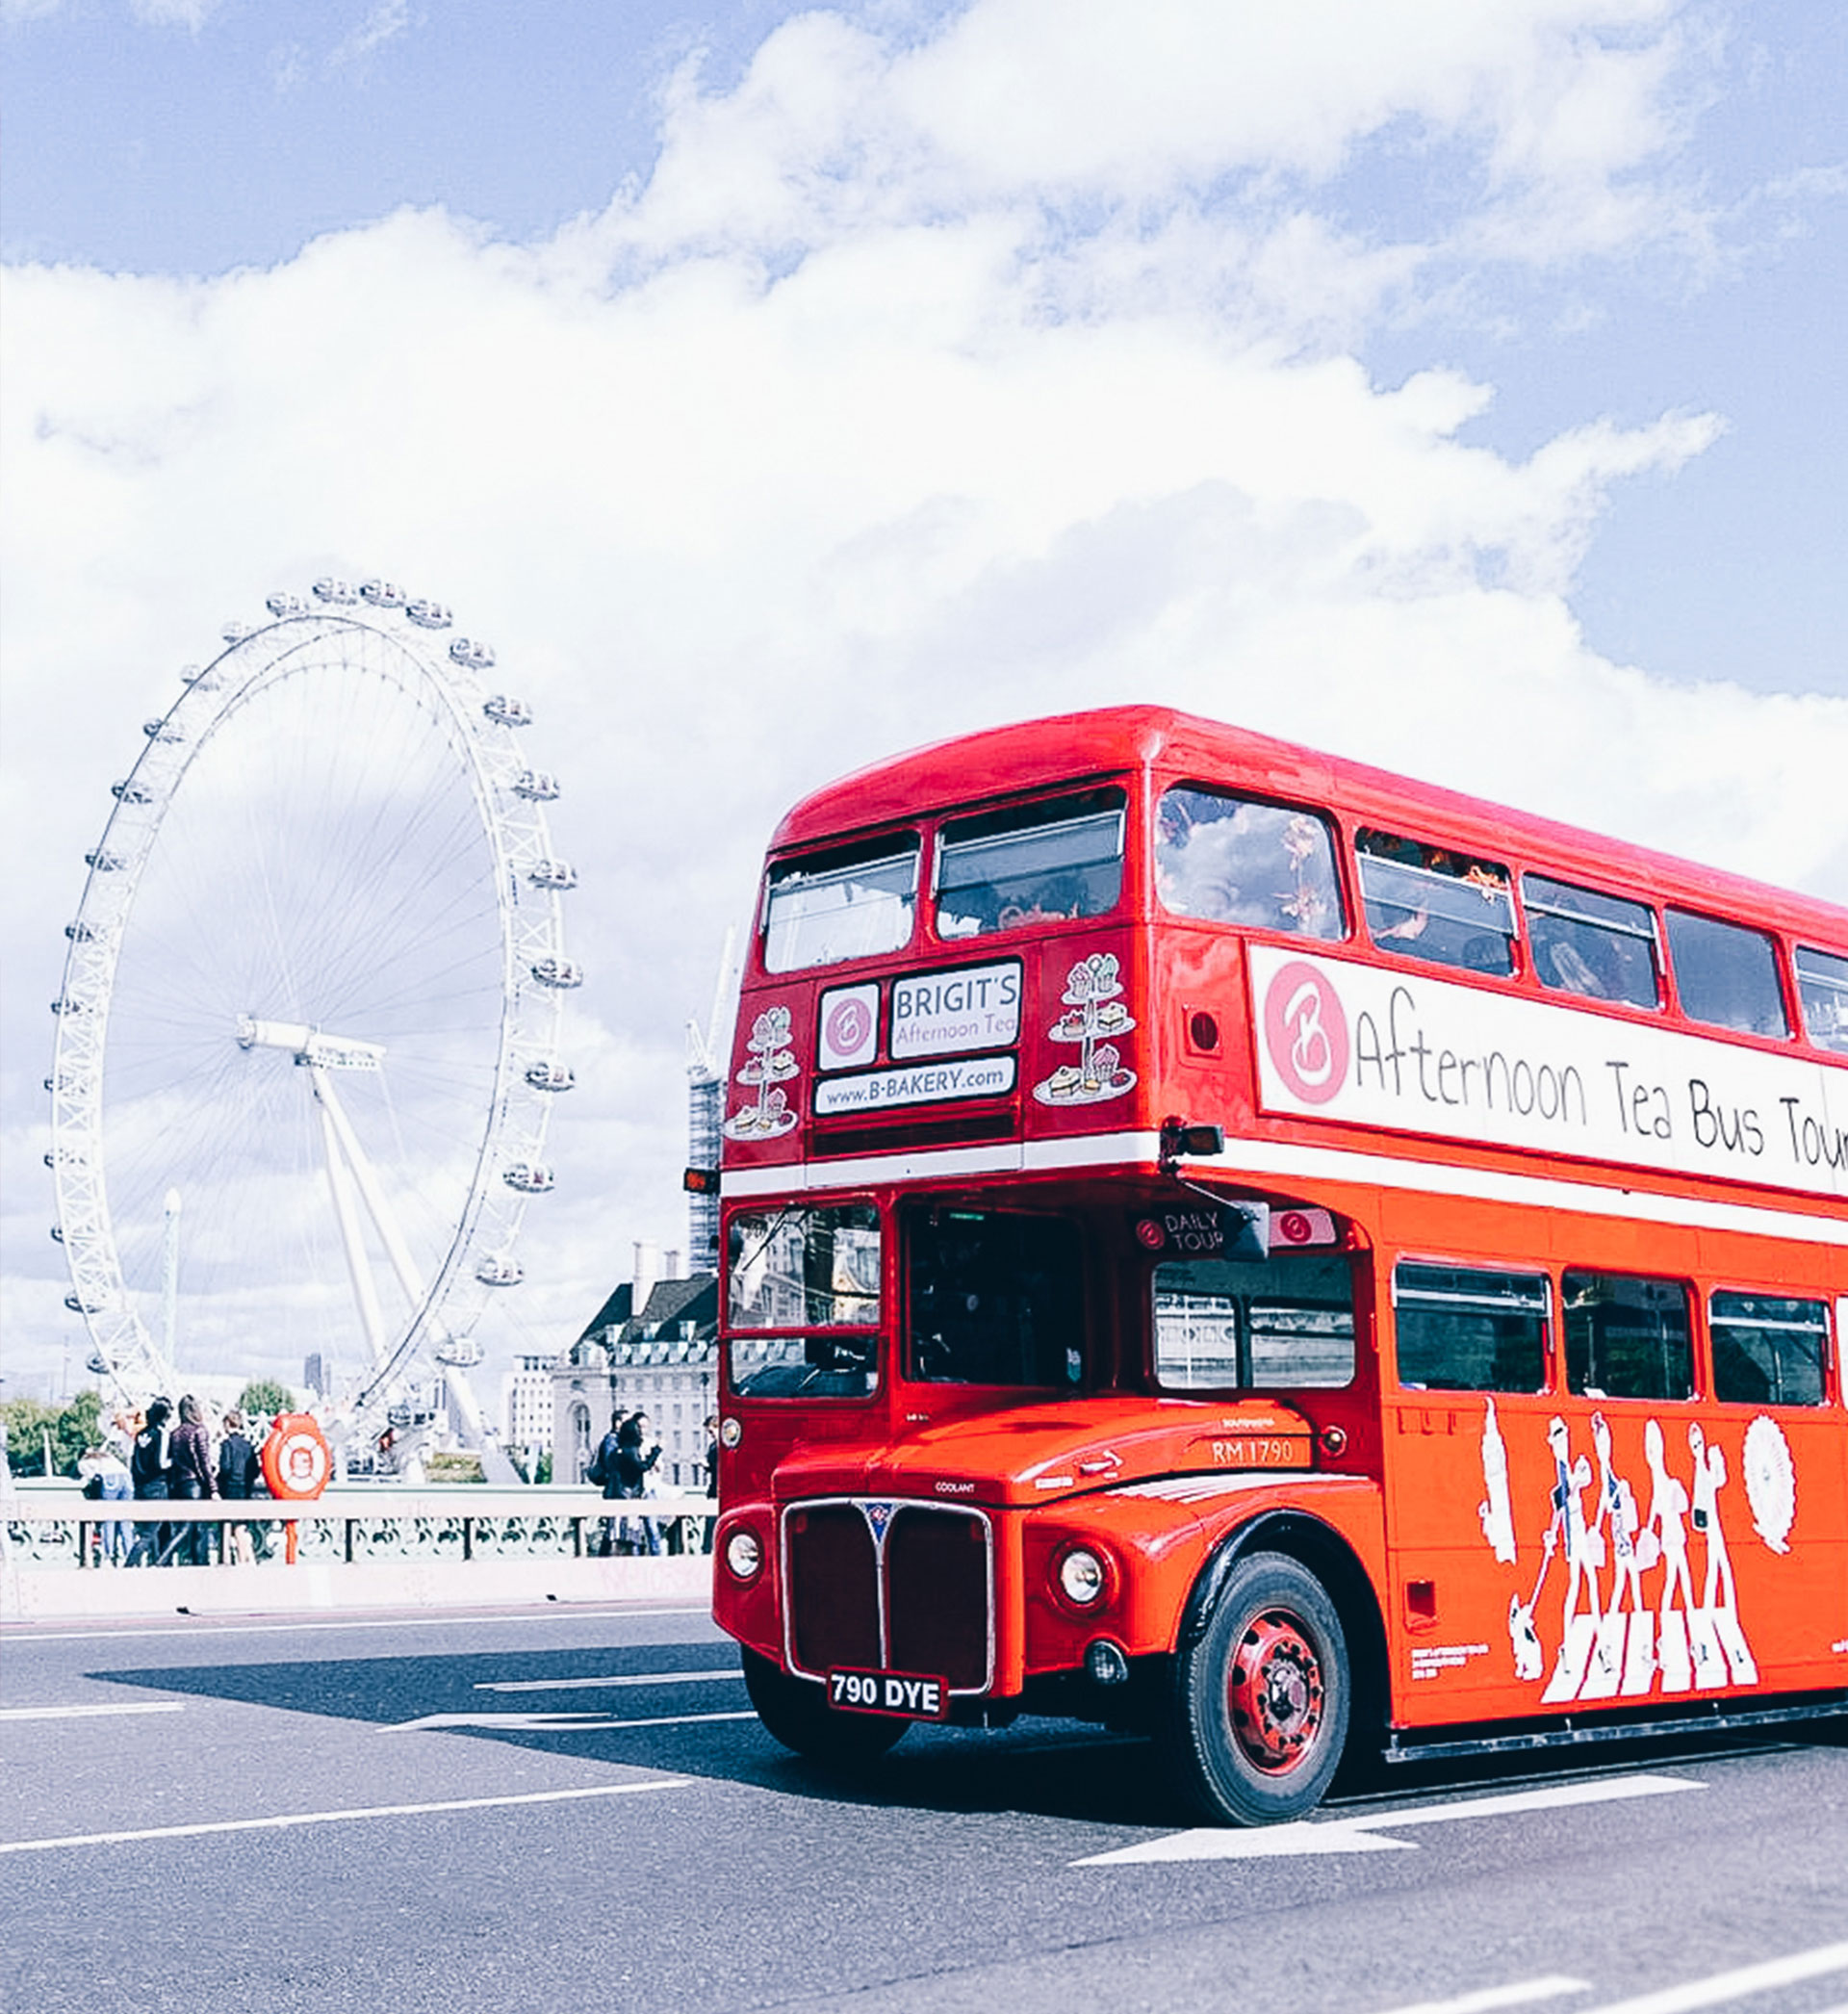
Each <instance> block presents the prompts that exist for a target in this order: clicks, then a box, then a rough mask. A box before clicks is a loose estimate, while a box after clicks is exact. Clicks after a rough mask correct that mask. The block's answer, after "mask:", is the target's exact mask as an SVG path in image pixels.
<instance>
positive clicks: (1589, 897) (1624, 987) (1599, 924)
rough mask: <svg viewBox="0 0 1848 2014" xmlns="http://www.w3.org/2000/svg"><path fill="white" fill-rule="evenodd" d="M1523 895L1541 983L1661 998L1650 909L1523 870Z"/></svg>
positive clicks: (1606, 996)
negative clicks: (1524, 872) (1526, 872)
mask: <svg viewBox="0 0 1848 2014" xmlns="http://www.w3.org/2000/svg"><path fill="white" fill-rule="evenodd" d="M1521 899H1522V901H1523V902H1524V903H1525V904H1526V906H1527V939H1528V942H1530V943H1531V944H1532V946H1533V968H1534V971H1535V972H1536V973H1537V974H1538V975H1539V979H1540V984H1541V985H1542V986H1548V987H1551V988H1553V991H1554V992H1555V993H1576V994H1584V996H1585V997H1586V998H1587V999H1590V1000H1625V1001H1628V1002H1629V1004H1630V1006H1632V1007H1659V1006H1660V1005H1661V1000H1662V989H1661V981H1660V979H1659V977H1658V976H1657V970H1656V957H1655V911H1654V910H1652V909H1649V908H1648V907H1646V906H1645V905H1644V904H1643V903H1641V902H1626V901H1625V900H1624V899H1623V898H1622V897H1621V896H1619V895H1600V894H1597V893H1595V892H1594V891H1592V890H1590V889H1581V888H1574V887H1573V886H1572V885H1571V884H1570V883H1569V882H1564V881H1549V880H1548V879H1547V878H1546V877H1545V876H1544V875H1541V874H1524V875H1522V877H1521Z"/></svg>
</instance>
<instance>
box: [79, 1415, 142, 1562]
mask: <svg viewBox="0 0 1848 2014" xmlns="http://www.w3.org/2000/svg"><path fill="white" fill-rule="evenodd" d="M77 1473H78V1474H79V1475H80V1476H81V1477H82V1478H83V1479H84V1494H85V1495H86V1496H87V1497H90V1498H92V1499H94V1500H95V1501H98V1502H101V1503H105V1504H123V1503H126V1502H127V1501H128V1500H129V1498H130V1497H132V1496H133V1495H134V1494H135V1480H134V1478H133V1477H132V1476H131V1475H130V1474H129V1472H128V1463H127V1462H126V1461H124V1460H123V1459H122V1458H121V1457H120V1456H119V1455H118V1454H117V1453H116V1450H115V1449H114V1448H113V1447H111V1446H110V1445H109V1443H108V1442H107V1441H102V1442H99V1443H98V1444H97V1445H96V1446H95V1447H93V1448H86V1449H85V1450H84V1453H83V1457H82V1459H80V1460H79V1461H78V1463H77ZM96 1541H97V1549H98V1553H99V1556H100V1558H101V1562H102V1563H103V1564H104V1565H105V1566H121V1565H124V1564H126V1563H127V1560H128V1556H129V1553H130V1551H131V1549H132V1547H133V1543H134V1534H133V1533H132V1531H131V1530H130V1528H129V1523H128V1520H127V1518H125V1517H112V1518H109V1519H107V1520H106V1521H105V1522H104V1523H102V1524H99V1525H98V1526H97V1527H96Z"/></svg>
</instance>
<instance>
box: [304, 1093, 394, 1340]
mask: <svg viewBox="0 0 1848 2014" xmlns="http://www.w3.org/2000/svg"><path fill="white" fill-rule="evenodd" d="M314 1074H315V1078H316V1082H315V1097H316V1099H317V1101H318V1103H319V1106H320V1110H321V1145H322V1146H323V1148H325V1149H326V1153H327V1186H328V1188H329V1189H330V1190H332V1192H333V1198H334V1215H335V1217H336V1218H337V1219H338V1220H339V1223H340V1242H341V1247H342V1250H343V1251H344V1252H346V1254H347V1274H348V1275H349V1277H350V1278H351V1279H352V1282H353V1299H354V1300H355V1301H357V1302H358V1304H359V1321H360V1327H361V1328H362V1329H364V1330H365V1331H366V1343H367V1347H368V1348H369V1349H370V1350H371V1351H372V1361H373V1363H374V1364H380V1363H383V1362H384V1360H385V1356H386V1352H387V1347H388V1345H387V1340H386V1335H385V1316H384V1312H383V1310H382V1309H381V1308H380V1306H379V1304H378V1288H377V1287H376V1286H375V1285H374V1284H373V1281H372V1266H371V1265H370V1263H369V1262H368V1260H367V1257H366V1246H365V1241H364V1240H363V1238H362V1237H361V1235H360V1228H359V1208H358V1205H357V1203H356V1201H354V1197H353V1189H352V1176H351V1174H350V1173H349V1171H348V1169H347V1158H346V1155H345V1154H344V1153H343V1152H342V1150H341V1144H340V1133H339V1129H338V1128H337V1126H336V1125H335V1123H334V1119H333V1115H332V1112H331V1111H330V1109H329V1105H328V1094H327V1092H326V1091H325V1090H324V1089H323V1087H322V1085H321V1081H320V1076H321V1073H320V1072H319V1071H317V1072H315V1073H314Z"/></svg>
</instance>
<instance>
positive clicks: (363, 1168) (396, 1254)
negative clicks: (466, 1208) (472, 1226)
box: [309, 1068, 424, 1308]
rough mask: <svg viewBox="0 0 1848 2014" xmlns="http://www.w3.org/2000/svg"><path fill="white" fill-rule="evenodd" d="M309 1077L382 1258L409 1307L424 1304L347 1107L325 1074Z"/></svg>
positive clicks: (413, 1263) (408, 1255) (420, 1283)
mask: <svg viewBox="0 0 1848 2014" xmlns="http://www.w3.org/2000/svg"><path fill="white" fill-rule="evenodd" d="M309 1073H310V1075H311V1076H312V1077H313V1078H314V1080H315V1097H317V1098H318V1099H319V1100H320V1101H321V1117H322V1119H323V1121H324V1122H325V1123H328V1124H330V1125H331V1126H332V1127H333V1129H334V1133H335V1136H336V1137H337V1138H338V1140H339V1142H340V1145H341V1147H342V1149H344V1152H345V1157H346V1162H347V1168H348V1169H349V1170H350V1171H351V1172H352V1177H353V1180H354V1181H355V1182H357V1183H358V1185H359V1193H360V1196H361V1197H362V1198H363V1199H364V1201H365V1204H366V1212H367V1215H368V1216H370V1217H371V1218H372V1225H373V1227H374V1228H375V1229H376V1230H377V1232H378V1235H379V1238H380V1239H381V1241H382V1242H383V1244H384V1247H385V1255H386V1257H387V1258H389V1259H390V1260H391V1262H392V1271H393V1272H394V1273H396V1274H397V1275H398V1285H399V1286H400V1287H402V1288H403V1290H404V1296H405V1299H406V1300H407V1301H409V1302H410V1304H411V1305H412V1307H414V1308H418V1307H422V1306H423V1304H424V1276H423V1275H422V1274H421V1273H420V1272H419V1271H418V1269H417V1261H416V1260H415V1259H413V1258H412V1257H411V1249H410V1247H409V1246H408V1245H406V1244H405V1242H404V1234H403V1233H402V1232H401V1231H400V1230H399V1229H398V1219H397V1218H396V1217H395V1216H394V1215H393V1214H392V1207H391V1204H390V1203H389V1202H387V1201H386V1200H385V1191H384V1190H383V1189H382V1188H381V1187H380V1185H379V1180H378V1177H377V1175H374V1174H373V1173H372V1162H371V1161H369V1160H368V1159H367V1158H366V1149H364V1148H363V1147H361V1146H360V1144H359V1135H358V1134H357V1133H355V1132H354V1131H353V1127H352V1122H351V1121H350V1120H349V1119H348V1118H347V1111H346V1107H345V1106H343V1105H342V1103H341V1102H340V1098H339V1097H338V1096H337V1095H336V1093H335V1091H334V1087H333V1084H332V1081H331V1080H330V1079H329V1077H328V1075H327V1073H326V1072H325V1071H323V1070H321V1069H320V1068H314V1069H311V1071H310V1072H309Z"/></svg>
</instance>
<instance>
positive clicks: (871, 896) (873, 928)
mask: <svg viewBox="0 0 1848 2014" xmlns="http://www.w3.org/2000/svg"><path fill="white" fill-rule="evenodd" d="M917 852H918V842H917V835H916V834H915V833H907V834H905V835H904V836H903V837H901V838H886V839H873V840H870V841H868V842H866V843H863V844H861V845H859V846H851V847H849V846H837V847H835V848H834V849H833V850H832V851H830V852H827V853H811V854H809V855H807V856H806V857H805V858H803V859H801V860H787V861H780V862H778V863H777V865H775V866H773V867H772V868H771V869H770V887H769V893H768V896H767V899H766V901H765V904H764V939H763V962H764V964H765V965H766V966H767V967H768V968H769V969H770V970H771V971H773V972H800V971H805V970H807V969H808V968H809V967H810V966H817V965H839V964H840V963H841V962H842V961H843V960H845V959H849V958H874V957H877V956H878V955H879V954H880V953H881V952H882V951H896V950H899V949H900V948H902V947H903V946H904V945H906V944H908V943H910V942H911V917H912V913H913V911H914V910H915V908H916V903H917Z"/></svg>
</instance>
